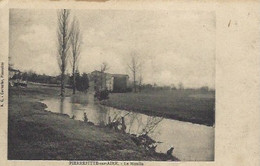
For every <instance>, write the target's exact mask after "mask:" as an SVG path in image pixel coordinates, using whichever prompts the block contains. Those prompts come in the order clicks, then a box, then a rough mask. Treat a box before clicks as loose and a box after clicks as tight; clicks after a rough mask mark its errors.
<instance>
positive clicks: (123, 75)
mask: <svg viewBox="0 0 260 166" xmlns="http://www.w3.org/2000/svg"><path fill="white" fill-rule="evenodd" d="M96 73H101V72H100V71H98V70H94V71H92V72H91V74H96ZM104 74H106V75H108V76H111V77H129V76H128V75H127V74H111V73H104Z"/></svg>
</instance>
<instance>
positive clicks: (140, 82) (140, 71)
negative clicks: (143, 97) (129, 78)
mask: <svg viewBox="0 0 260 166" xmlns="http://www.w3.org/2000/svg"><path fill="white" fill-rule="evenodd" d="M142 67H143V65H142V64H141V63H140V68H139V77H138V89H139V92H141V91H142V84H143V73H142V72H143V71H142Z"/></svg>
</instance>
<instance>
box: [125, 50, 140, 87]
mask: <svg viewBox="0 0 260 166" xmlns="http://www.w3.org/2000/svg"><path fill="white" fill-rule="evenodd" d="M140 66H141V63H140V61H139V59H138V57H137V56H136V55H134V54H132V55H131V63H130V64H128V67H129V69H130V70H131V72H132V74H133V79H134V80H133V81H134V82H133V83H134V92H136V87H137V78H136V77H137V73H138V71H139V69H140Z"/></svg>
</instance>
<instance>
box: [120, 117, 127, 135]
mask: <svg viewBox="0 0 260 166" xmlns="http://www.w3.org/2000/svg"><path fill="white" fill-rule="evenodd" d="M121 130H122V132H123V133H125V130H126V125H125V118H124V117H122V129H121Z"/></svg>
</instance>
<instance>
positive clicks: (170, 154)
mask: <svg viewBox="0 0 260 166" xmlns="http://www.w3.org/2000/svg"><path fill="white" fill-rule="evenodd" d="M173 149H174V147H173V146H171V148H170V149H169V150H168V151H167V152H166V154H167V155H168V156H172V152H173Z"/></svg>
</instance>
